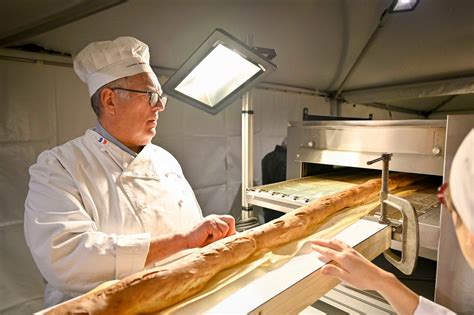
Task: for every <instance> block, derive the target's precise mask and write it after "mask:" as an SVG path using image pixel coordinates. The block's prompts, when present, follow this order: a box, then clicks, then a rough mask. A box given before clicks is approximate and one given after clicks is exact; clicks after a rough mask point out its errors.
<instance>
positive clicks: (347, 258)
mask: <svg viewBox="0 0 474 315" xmlns="http://www.w3.org/2000/svg"><path fill="white" fill-rule="evenodd" d="M312 248H313V249H314V250H315V251H316V252H318V253H320V254H321V255H323V256H324V257H326V258H328V259H330V260H333V261H334V262H336V264H328V265H325V266H323V267H322V269H321V271H322V272H323V273H324V274H327V275H330V276H335V277H337V278H339V279H341V280H342V281H344V282H347V283H348V284H350V285H352V286H354V287H356V288H359V289H361V290H378V289H380V286H383V279H384V277H385V276H386V275H387V272H386V271H384V270H382V269H380V268H379V267H377V266H376V265H374V264H373V263H372V262H370V261H369V260H367V259H366V258H365V257H364V256H362V255H361V254H360V253H359V252H357V251H356V250H355V249H353V248H352V247H350V246H348V245H347V244H345V243H343V242H341V241H338V240H332V241H325V240H315V241H313V242H312Z"/></svg>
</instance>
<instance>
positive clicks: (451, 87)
mask: <svg viewBox="0 0 474 315" xmlns="http://www.w3.org/2000/svg"><path fill="white" fill-rule="evenodd" d="M470 93H474V74H473V75H471V76H464V77H459V76H455V77H452V78H445V79H442V80H436V81H426V82H418V83H407V84H397V85H389V86H381V87H376V88H367V89H360V90H352V91H345V92H344V93H342V95H341V96H342V97H343V98H344V100H346V101H347V102H350V103H354V104H366V103H373V102H385V101H390V100H404V99H405V100H408V99H416V98H425V97H436V96H444V95H460V94H470Z"/></svg>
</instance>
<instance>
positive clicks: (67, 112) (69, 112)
mask: <svg viewBox="0 0 474 315" xmlns="http://www.w3.org/2000/svg"><path fill="white" fill-rule="evenodd" d="M55 82H56V89H55V90H56V102H55V103H56V111H57V119H58V130H57V133H58V144H62V143H65V142H67V141H69V140H71V139H74V138H77V137H79V136H82V135H83V134H84V132H85V130H86V129H88V128H92V127H94V126H95V125H96V121H97V119H96V116H95V114H94V111H93V110H92V107H91V105H90V100H89V93H88V91H87V87H86V85H85V84H83V83H82V81H81V80H79V78H78V77H77V76H76V74H75V73H74V71H72V69H71V68H66V67H55Z"/></svg>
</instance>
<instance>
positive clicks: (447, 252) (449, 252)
mask: <svg viewBox="0 0 474 315" xmlns="http://www.w3.org/2000/svg"><path fill="white" fill-rule="evenodd" d="M472 128H474V115H462V116H461V115H458V116H448V123H447V129H446V159H445V163H444V175H443V178H444V181H447V180H448V179H449V174H450V169H451V163H452V160H453V157H454V154H455V153H456V151H457V148H458V147H459V145H460V144H461V142H462V140H463V139H464V137H465V136H466V135H467V134H468V132H469V131H470V130H471V129H472ZM440 226H441V229H440V241H439V249H438V268H437V275H436V288H435V301H436V302H437V303H439V304H442V305H444V306H446V307H448V308H450V309H451V310H453V311H455V312H456V313H463V314H473V313H474V299H473V298H472V297H473V292H474V269H471V267H470V266H469V264H468V263H467V262H466V260H465V258H464V256H463V254H462V252H461V249H460V248H459V245H458V241H457V237H456V234H455V231H454V227H453V224H452V221H451V217H450V215H449V213H447V211H446V209H444V207H442V208H441V222H440Z"/></svg>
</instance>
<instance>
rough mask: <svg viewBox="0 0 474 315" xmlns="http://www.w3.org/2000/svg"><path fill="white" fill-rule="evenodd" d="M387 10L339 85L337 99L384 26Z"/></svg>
mask: <svg viewBox="0 0 474 315" xmlns="http://www.w3.org/2000/svg"><path fill="white" fill-rule="evenodd" d="M387 12H388V8H387V9H386V10H385V11H384V12H383V13H382V15H381V16H380V19H379V23H378V24H377V27H376V28H375V29H374V31H373V32H372V34H371V35H370V37H369V39H368V40H367V42H366V43H365V45H364V48H362V50H361V52H360V54H359V56H357V58H356V60H355V61H354V63H353V64H352V66H351V68H350V69H349V71H348V72H347V74H346V76H345V77H344V79H343V80H342V82H341V84H340V86H339V89H337V92H336V95H335V96H334V98H335V99H338V98H339V96H340V95H341V92H342V90H343V88H344V86H345V84H346V82H347V80H349V78H350V77H351V75H352V73H353V72H354V71H355V69H356V68H357V66H358V65H359V63H360V61H361V60H362V58H363V57H364V56H365V54H366V53H367V51H368V50H369V48H370V46H371V45H372V43H373V42H374V40H375V39H376V38H377V35H378V34H379V32H380V30H381V29H382V28H383V25H384V22H385V18H386V16H387Z"/></svg>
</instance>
